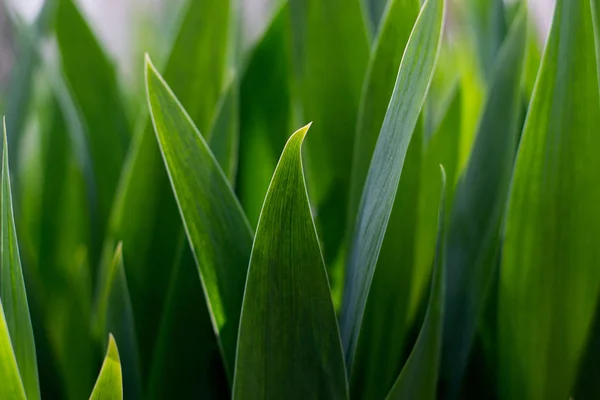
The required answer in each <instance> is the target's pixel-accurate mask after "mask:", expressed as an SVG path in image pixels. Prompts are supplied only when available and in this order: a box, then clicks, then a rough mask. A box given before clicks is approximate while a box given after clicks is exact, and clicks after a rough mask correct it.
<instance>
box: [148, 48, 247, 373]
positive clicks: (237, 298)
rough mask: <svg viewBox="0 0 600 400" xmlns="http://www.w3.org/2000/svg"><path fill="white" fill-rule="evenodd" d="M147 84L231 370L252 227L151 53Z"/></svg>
mask: <svg viewBox="0 0 600 400" xmlns="http://www.w3.org/2000/svg"><path fill="white" fill-rule="evenodd" d="M146 85H147V94H148V104H149V107H150V112H151V115H152V122H153V124H154V129H155V131H156V137H157V140H158V143H159V146H160V150H161V153H162V155H163V159H164V162H165V166H166V168H167V172H168V174H169V178H170V180H171V183H172V187H173V192H174V194H175V198H176V201H177V204H178V206H179V209H180V212H181V218H182V221H183V224H184V227H185V231H186V234H187V236H188V240H189V241H190V243H191V247H192V250H193V253H194V258H195V259H196V263H197V267H198V271H199V272H200V278H201V280H202V285H203V287H204V291H205V296H206V298H207V305H208V306H209V308H210V312H211V316H212V320H213V324H214V329H215V332H217V333H218V335H219V340H220V343H221V346H222V351H223V356H224V358H225V362H226V366H227V368H228V370H229V371H230V373H231V372H232V370H233V366H234V363H235V348H236V341H237V331H238V326H239V316H240V311H241V305H242V297H243V293H244V284H245V281H246V271H247V268H248V259H249V256H250V250H251V247H252V230H251V229H250V225H249V224H248V221H247V220H246V217H245V215H244V213H243V211H242V208H241V206H240V204H239V202H238V201H237V198H236V197H235V195H234V193H233V191H232V189H231V186H229V184H228V182H227V178H226V177H225V175H224V174H223V171H222V170H221V168H220V167H219V164H218V163H217V161H216V160H215V158H214V156H213V154H212V153H211V151H210V149H209V148H208V145H207V144H206V142H205V140H204V138H203V137H202V135H201V134H200V132H198V130H197V129H196V127H195V126H194V124H193V122H192V120H191V119H190V117H189V116H188V114H187V113H186V111H185V110H184V109H183V107H182V106H181V104H180V103H179V101H178V100H177V98H176V97H175V95H174V94H173V92H172V91H171V89H170V88H169V87H168V86H167V84H166V82H165V81H164V80H163V79H162V77H161V76H160V74H159V73H158V72H157V71H156V69H155V68H154V66H153V65H152V64H151V63H150V60H149V59H147V61H146Z"/></svg>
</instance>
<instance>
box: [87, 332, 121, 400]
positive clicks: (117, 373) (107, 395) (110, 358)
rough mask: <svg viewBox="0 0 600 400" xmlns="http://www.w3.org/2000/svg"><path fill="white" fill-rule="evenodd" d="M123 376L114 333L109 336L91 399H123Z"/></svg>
mask: <svg viewBox="0 0 600 400" xmlns="http://www.w3.org/2000/svg"><path fill="white" fill-rule="evenodd" d="M122 399H123V378H122V376H121V361H120V359H119V350H118V349H117V343H116V342H115V339H114V338H113V336H112V335H110V336H109V337H108V349H107V350H106V357H105V358H104V362H103V363H102V369H101V370H100V375H98V380H97V381H96V385H95V386H94V391H93V392H92V395H91V396H90V400H122Z"/></svg>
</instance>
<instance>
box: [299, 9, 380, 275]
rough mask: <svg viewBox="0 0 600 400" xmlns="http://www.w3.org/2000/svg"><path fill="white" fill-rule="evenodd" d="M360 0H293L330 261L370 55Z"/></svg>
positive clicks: (316, 192)
mask: <svg viewBox="0 0 600 400" xmlns="http://www.w3.org/2000/svg"><path fill="white" fill-rule="evenodd" d="M360 3H361V0H330V1H322V0H290V17H291V26H292V44H293V50H294V53H293V61H294V64H293V66H294V67H295V68H294V70H295V75H296V79H295V87H294V90H295V93H294V94H295V96H296V97H297V98H298V99H299V100H300V102H301V106H302V107H301V110H300V114H301V115H298V118H299V119H300V122H301V123H308V122H309V121H314V127H313V130H312V134H311V135H310V136H309V138H308V139H307V142H306V146H307V149H306V161H307V165H306V167H307V169H306V173H307V182H308V187H309V189H310V192H311V196H313V201H314V203H315V207H316V209H317V210H318V213H317V217H316V218H317V226H318V228H319V232H320V236H321V239H322V241H323V252H324V256H325V261H326V262H327V263H328V264H331V265H333V263H330V261H331V260H333V259H335V257H336V255H337V253H338V251H339V248H340V245H341V243H342V240H343V238H344V235H345V232H346V226H345V225H346V208H347V203H348V187H349V183H350V170H351V164H352V146H353V139H354V134H355V132H356V114H357V111H358V106H359V102H360V96H361V89H362V84H363V79H364V74H365V70H366V67H367V62H368V57H369V42H368V39H367V34H366V29H365V26H364V20H363V15H362V10H361V4H360ZM334 283H335V282H334Z"/></svg>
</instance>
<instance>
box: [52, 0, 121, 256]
mask: <svg viewBox="0 0 600 400" xmlns="http://www.w3.org/2000/svg"><path fill="white" fill-rule="evenodd" d="M56 37H57V40H58V45H59V48H60V52H61V55H62V68H63V71H64V75H65V78H66V80H67V82H68V83H69V88H70V90H71V92H72V95H73V97H74V99H75V102H76V103H77V105H78V107H79V110H80V111H81V115H82V117H83V120H84V124H85V126H86V128H87V129H86V131H87V140H88V143H89V150H90V155H91V160H92V165H93V170H94V174H95V182H96V185H97V190H98V207H99V210H98V212H99V214H98V216H99V218H98V222H99V224H101V225H102V226H100V227H99V228H100V230H99V232H98V233H99V235H100V236H96V243H94V246H93V248H92V249H91V250H92V251H93V253H94V254H93V257H98V254H97V252H98V251H99V248H98V245H99V242H97V241H98V240H99V239H101V238H103V235H104V226H103V224H104V221H106V220H107V218H108V215H109V212H110V207H111V205H112V201H113V196H114V193H115V190H116V187H117V183H118V179H119V175H120V173H121V167H122V165H123V160H124V159H125V153H126V151H127V146H128V144H129V138H130V136H131V132H130V127H129V122H128V120H127V115H126V112H125V111H126V110H125V108H124V104H123V101H122V99H121V95H120V93H119V88H118V86H117V80H116V76H115V70H114V67H113V66H112V64H111V63H110V61H109V60H108V58H107V56H106V54H105V53H104V51H103V49H102V47H101V46H100V43H99V42H98V40H97V39H96V37H95V36H94V33H93V32H92V30H91V29H90V27H89V26H88V24H87V23H86V21H85V19H84V18H83V16H82V15H81V13H80V12H79V10H78V8H77V6H76V5H75V3H74V2H73V0H59V1H58V8H57V11H56ZM94 261H96V260H95V259H94Z"/></svg>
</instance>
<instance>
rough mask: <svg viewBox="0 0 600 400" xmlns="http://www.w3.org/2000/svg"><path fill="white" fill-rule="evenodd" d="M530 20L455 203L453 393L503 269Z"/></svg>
mask: <svg viewBox="0 0 600 400" xmlns="http://www.w3.org/2000/svg"><path fill="white" fill-rule="evenodd" d="M526 26H527V25H526V16H525V14H524V13H521V14H520V15H519V17H517V19H516V20H515V22H514V25H513V27H512V29H511V32H510V34H509V36H508V37H507V39H506V42H505V43H504V45H503V46H502V49H501V50H500V54H499V55H498V59H497V63H496V68H494V71H493V72H492V78H491V85H490V90H489V96H488V100H487V104H486V105H485V108H484V112H483V117H482V119H481V122H480V124H479V129H478V133H477V136H476V139H475V143H474V145H473V150H472V153H471V156H470V158H469V163H468V165H467V169H466V171H465V173H464V175H463V176H462V177H461V179H460V181H459V183H458V186H457V189H456V194H455V198H454V203H453V209H452V214H451V218H450V226H449V228H448V240H447V245H446V255H445V258H446V264H447V271H448V273H447V278H448V281H447V282H446V301H445V302H446V313H445V321H444V346H443V358H442V379H443V380H444V381H445V383H446V384H447V385H449V387H448V388H447V389H448V391H449V393H452V394H451V396H455V395H456V394H457V392H458V390H459V389H460V380H461V377H462V374H463V373H464V370H465V368H466V364H467V359H468V356H469V352H470V349H471V345H472V342H473V338H474V336H475V331H476V328H477V324H478V321H479V318H480V316H481V313H482V309H483V306H484V303H485V302H484V300H485V298H486V294H487V293H488V287H489V286H490V282H491V279H492V276H493V275H494V271H495V267H496V265H497V261H496V258H497V255H498V250H499V239H500V222H501V218H502V216H503V215H504V205H505V203H506V199H507V192H508V186H509V182H510V176H511V172H512V167H513V163H514V157H515V153H516V148H517V143H518V138H519V129H520V126H521V125H520V112H521V101H520V98H521V71H522V69H523V68H522V67H523V58H524V48H525V40H526V32H527V31H526Z"/></svg>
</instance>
